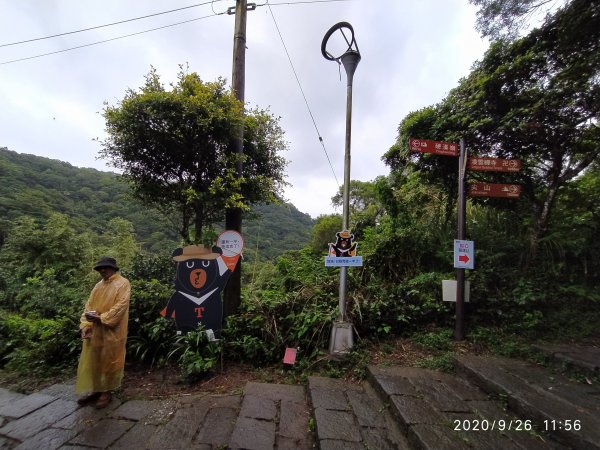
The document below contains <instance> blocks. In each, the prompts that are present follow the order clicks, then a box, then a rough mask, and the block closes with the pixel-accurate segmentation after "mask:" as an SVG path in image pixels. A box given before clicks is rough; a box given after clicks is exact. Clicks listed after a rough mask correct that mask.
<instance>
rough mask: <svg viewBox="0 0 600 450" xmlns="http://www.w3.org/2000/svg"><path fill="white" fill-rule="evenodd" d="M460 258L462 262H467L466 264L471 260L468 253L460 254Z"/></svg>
mask: <svg viewBox="0 0 600 450" xmlns="http://www.w3.org/2000/svg"><path fill="white" fill-rule="evenodd" d="M458 260H459V261H460V262H461V263H465V264H466V263H468V262H469V257H468V256H467V255H460V256H459V257H458Z"/></svg>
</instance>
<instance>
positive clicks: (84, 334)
mask: <svg viewBox="0 0 600 450" xmlns="http://www.w3.org/2000/svg"><path fill="white" fill-rule="evenodd" d="M91 337H92V327H83V328H82V329H81V339H89V338H91Z"/></svg>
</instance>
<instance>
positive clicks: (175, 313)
mask: <svg viewBox="0 0 600 450" xmlns="http://www.w3.org/2000/svg"><path fill="white" fill-rule="evenodd" d="M217 242H218V243H219V244H220V245H221V246H214V247H212V248H207V247H204V245H188V246H185V247H182V248H177V249H175V251H173V254H172V256H173V261H175V262H176V263H177V275H176V277H175V293H174V294H173V295H172V296H171V298H170V299H169V302H168V304H167V307H166V308H165V309H164V310H163V311H162V312H161V314H162V315H163V316H165V317H166V318H167V319H173V320H175V324H176V326H177V334H185V333H187V332H189V331H192V330H195V329H196V328H198V326H200V325H203V326H204V329H205V330H206V334H207V335H208V337H209V339H211V340H213V339H219V338H220V335H221V328H222V322H223V301H222V299H221V293H222V292H223V289H224V288H225V286H226V285H227V281H228V280H229V277H230V275H231V273H232V272H233V270H234V269H235V266H236V264H237V262H238V260H239V258H240V256H241V253H242V250H243V239H242V236H241V235H240V234H239V233H237V232H235V231H225V232H223V233H222V234H221V235H220V236H219V239H218V241H217Z"/></svg>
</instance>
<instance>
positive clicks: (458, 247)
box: [454, 239, 475, 270]
mask: <svg viewBox="0 0 600 450" xmlns="http://www.w3.org/2000/svg"><path fill="white" fill-rule="evenodd" d="M474 264H475V243H474V242H473V241H463V240H461V239H454V268H455V269H471V270H472V269H473V267H474Z"/></svg>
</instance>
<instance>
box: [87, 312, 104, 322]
mask: <svg viewBox="0 0 600 450" xmlns="http://www.w3.org/2000/svg"><path fill="white" fill-rule="evenodd" d="M85 318H86V319H87V320H89V321H90V322H100V314H98V313H97V312H96V311H87V312H86V313H85Z"/></svg>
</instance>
